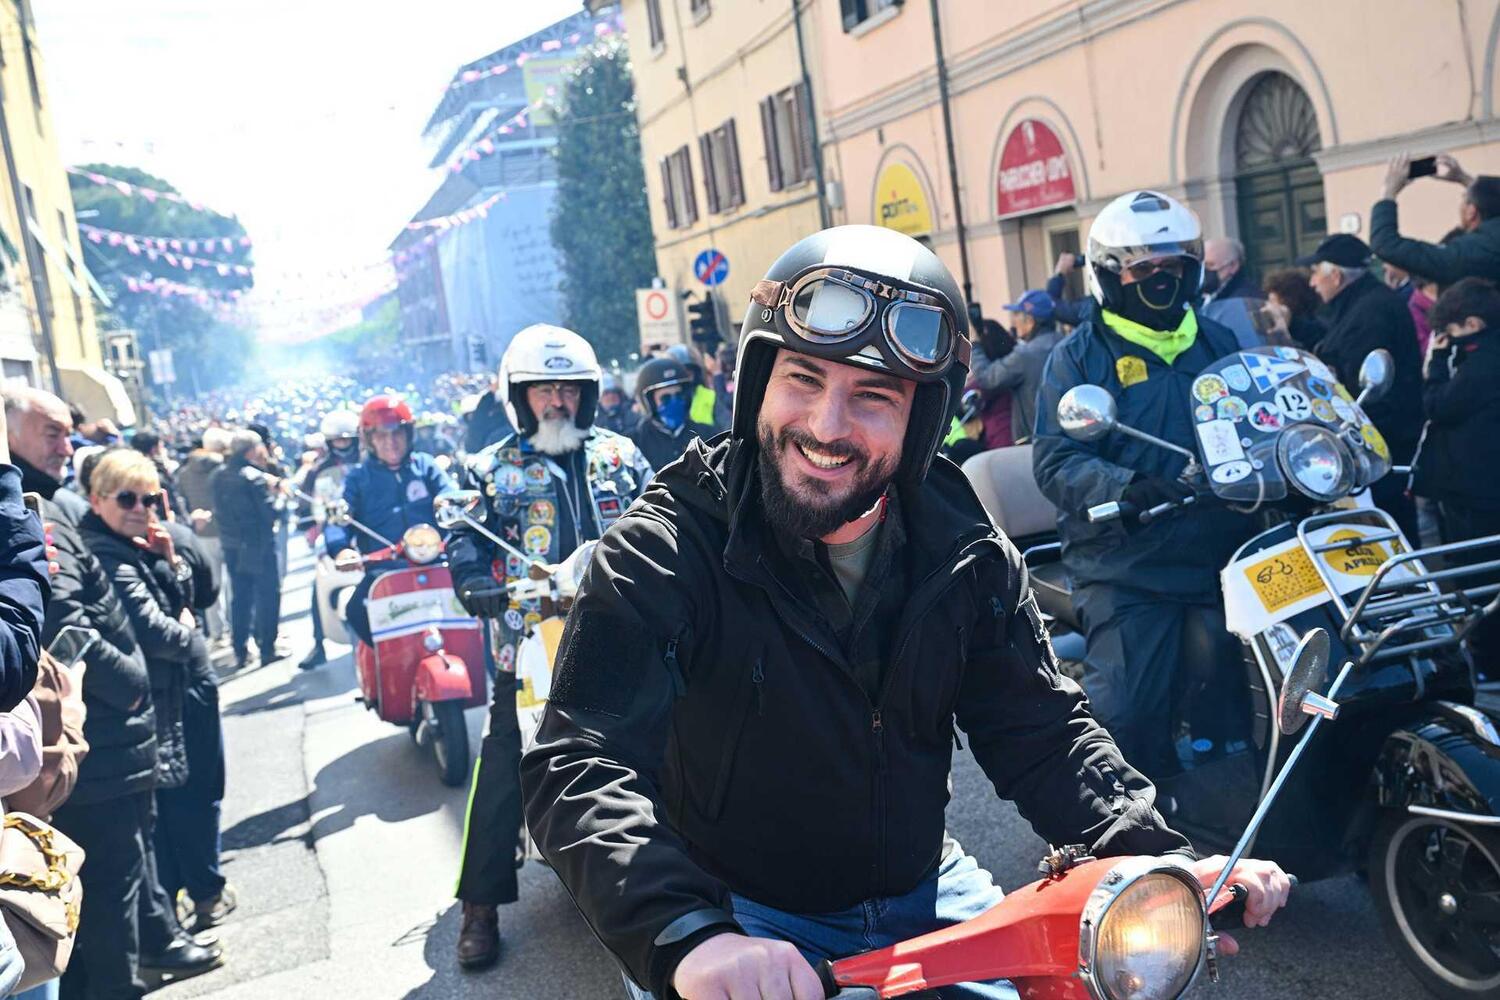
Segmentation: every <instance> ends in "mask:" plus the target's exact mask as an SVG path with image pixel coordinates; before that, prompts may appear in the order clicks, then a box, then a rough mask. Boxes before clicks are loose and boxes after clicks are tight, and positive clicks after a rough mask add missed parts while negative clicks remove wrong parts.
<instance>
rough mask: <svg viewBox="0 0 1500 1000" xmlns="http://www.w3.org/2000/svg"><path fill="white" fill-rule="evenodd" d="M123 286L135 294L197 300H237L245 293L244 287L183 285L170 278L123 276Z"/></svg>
mask: <svg viewBox="0 0 1500 1000" xmlns="http://www.w3.org/2000/svg"><path fill="white" fill-rule="evenodd" d="M125 288H126V289H127V290H129V291H131V292H135V293H137V294H152V295H160V296H162V297H163V298H171V297H173V296H182V297H184V298H190V299H197V300H198V301H199V302H216V301H221V298H223V299H230V300H235V301H237V300H238V299H239V298H240V297H241V296H243V295H244V294H245V291H244V289H241V288H233V289H217V288H204V287H202V286H201V285H185V284H183V283H182V282H180V281H173V280H172V279H170V278H153V277H149V276H147V277H140V278H132V277H126V278H125Z"/></svg>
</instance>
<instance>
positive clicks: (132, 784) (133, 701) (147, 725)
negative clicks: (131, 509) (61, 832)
mask: <svg viewBox="0 0 1500 1000" xmlns="http://www.w3.org/2000/svg"><path fill="white" fill-rule="evenodd" d="M54 497H55V500H56V502H54V500H46V499H44V500H43V501H42V518H43V520H45V521H47V522H49V523H50V524H51V525H52V544H53V545H54V546H55V547H56V548H57V560H56V561H57V573H56V575H54V576H53V578H52V599H51V600H50V601H48V602H47V620H46V625H45V628H44V631H43V633H42V639H43V641H44V642H46V643H49V644H50V643H51V642H52V640H53V639H56V638H57V633H58V632H60V631H62V629H63V627H64V626H66V625H77V626H79V627H81V628H92V629H95V630H97V631H98V633H99V641H98V642H96V643H94V644H93V645H92V646H90V647H89V651H88V653H87V654H86V655H85V656H84V658H83V662H84V663H85V664H86V665H87V667H88V672H87V674H86V675H85V678H84V684H83V704H84V707H85V708H86V709H87V710H88V711H87V714H86V715H85V717H84V721H83V736H84V739H86V740H87V741H88V744H89V753H88V756H86V757H84V759H83V762H82V763H81V764H79V765H78V784H77V785H76V786H75V787H74V789H73V794H72V795H71V796H70V797H69V799H68V801H70V802H79V803H88V802H103V801H106V800H108V799H113V798H119V797H120V796H123V795H130V794H133V793H135V792H139V791H144V790H146V789H149V788H150V787H151V784H152V781H153V774H154V772H155V769H156V716H155V712H154V710H153V708H152V705H151V698H150V694H151V682H150V679H149V677H148V676H147V674H146V660H145V657H144V656H143V655H142V654H141V648H140V645H139V644H138V643H137V642H136V639H135V630H134V629H132V628H131V627H130V618H129V616H127V615H126V613H125V608H124V606H123V605H122V604H121V603H120V598H119V597H118V596H117V595H116V594H115V589H114V586H113V585H112V584H111V583H110V581H109V574H107V573H106V572H105V571H104V567H103V565H102V564H100V562H99V560H98V559H97V558H96V557H95V556H94V553H93V552H91V551H90V550H89V548H88V546H86V545H85V544H84V542H83V536H82V534H80V532H79V530H78V525H77V521H76V517H77V516H79V515H80V512H79V510H78V505H79V504H82V505H83V506H82V513H87V511H88V505H87V503H85V502H84V501H83V500H82V499H81V498H80V497H79V496H78V495H77V494H75V493H71V492H69V491H68V490H61V489H60V490H56V491H55V493H54Z"/></svg>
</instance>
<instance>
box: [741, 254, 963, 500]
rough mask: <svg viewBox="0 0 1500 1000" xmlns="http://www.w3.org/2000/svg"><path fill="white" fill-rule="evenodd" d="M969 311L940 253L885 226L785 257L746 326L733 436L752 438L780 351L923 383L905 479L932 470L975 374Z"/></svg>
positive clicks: (754, 296)
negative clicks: (966, 386)
mask: <svg viewBox="0 0 1500 1000" xmlns="http://www.w3.org/2000/svg"><path fill="white" fill-rule="evenodd" d="M968 329H969V327H968V314H967V309H966V308H965V306H964V300H963V293H962V292H960V291H959V288H958V283H957V282H955V281H954V280H953V275H952V274H950V273H949V271H948V268H947V267H946V266H945V265H944V264H943V262H942V261H941V260H939V259H938V256H937V255H936V254H934V253H933V252H932V251H931V250H929V249H927V248H926V247H925V246H923V245H922V244H921V243H918V242H917V241H916V240H914V239H912V238H911V237H910V236H906V235H903V234H902V233H898V232H896V231H895V230H893V229H883V228H881V227H878V226H835V227H833V228H831V229H825V230H823V231H822V232H818V233H814V234H813V235H811V236H808V237H806V238H804V239H802V240H799V241H798V242H797V243H795V244H793V246H792V247H791V248H790V249H788V250H787V251H786V252H785V253H783V254H782V255H781V256H780V257H779V258H777V260H776V263H774V264H772V265H771V268H770V270H769V271H767V272H766V276H765V279H764V280H762V281H760V282H757V283H756V286H755V289H754V291H753V292H752V293H751V302H750V308H749V309H748V310H747V311H746V313H745V321H744V323H743V324H741V326H740V342H739V362H738V368H737V371H736V376H737V377H736V382H735V394H734V425H733V429H732V433H733V436H734V437H735V438H738V439H744V440H750V441H754V440H755V438H756V420H757V417H758V414H759V412H760V405H761V400H762V399H763V398H764V396H765V390H766V382H767V381H768V379H769V378H770V374H771V368H772V366H773V365H774V363H775V360H776V351H777V349H778V348H783V347H784V348H786V349H788V350H792V351H797V352H799V353H802V354H807V355H809V356H812V357H817V358H822V359H824V360H830V361H839V362H842V363H844V364H851V365H859V366H861V367H864V368H869V369H871V370H873V371H879V372H885V373H887V374H890V375H895V376H896V377H898V378H904V379H908V380H910V381H913V382H916V383H917V391H916V395H915V397H914V399H913V401H912V410H911V419H910V420H909V421H908V423H907V427H906V440H905V441H904V443H903V445H902V454H901V466H900V468H899V470H898V472H897V478H898V479H899V480H900V481H901V482H903V483H906V484H910V485H915V484H917V483H920V482H922V480H923V479H925V478H926V476H927V470H928V469H929V468H930V467H931V465H932V459H933V456H935V455H936V454H937V451H938V447H939V446H940V445H941V444H942V442H943V438H944V437H945V436H946V435H947V432H948V427H949V424H950V423H951V422H952V420H953V416H954V413H955V412H956V410H957V408H958V403H959V397H960V395H961V394H962V391H963V385H964V382H965V381H966V380H967V379H968V376H969V351H970V348H969V339H968Z"/></svg>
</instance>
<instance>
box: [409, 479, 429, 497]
mask: <svg viewBox="0 0 1500 1000" xmlns="http://www.w3.org/2000/svg"><path fill="white" fill-rule="evenodd" d="M431 495H432V494H431V493H428V492H427V484H426V483H424V482H422V480H420V479H413V480H412V481H411V482H409V483H407V484H406V502H407V503H416V502H417V501H418V500H426V499H427V498H428V497H430V496H431Z"/></svg>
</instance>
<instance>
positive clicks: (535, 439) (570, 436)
mask: <svg viewBox="0 0 1500 1000" xmlns="http://www.w3.org/2000/svg"><path fill="white" fill-rule="evenodd" d="M588 436H589V432H588V431H586V430H584V429H583V428H581V427H579V426H578V425H577V424H576V423H575V422H574V421H573V418H572V417H552V416H548V417H543V418H542V419H541V420H538V421H537V424H536V431H535V432H534V433H533V434H532V435H531V446H532V447H533V448H535V449H536V450H537V451H539V452H542V453H543V454H544V455H566V454H567V453H568V452H570V451H577V450H578V448H579V447H580V446H582V444H583V442H584V441H586V440H587V439H588Z"/></svg>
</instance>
